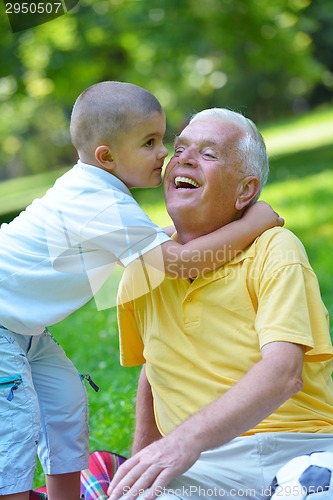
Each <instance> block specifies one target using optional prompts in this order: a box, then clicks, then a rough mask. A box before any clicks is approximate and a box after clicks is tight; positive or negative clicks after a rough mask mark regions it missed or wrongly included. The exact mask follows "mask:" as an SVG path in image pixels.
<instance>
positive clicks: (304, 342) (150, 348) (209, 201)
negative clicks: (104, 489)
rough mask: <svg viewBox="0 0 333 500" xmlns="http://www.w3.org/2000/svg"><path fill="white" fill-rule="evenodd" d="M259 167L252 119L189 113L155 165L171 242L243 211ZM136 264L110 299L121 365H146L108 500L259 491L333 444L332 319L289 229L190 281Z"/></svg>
mask: <svg viewBox="0 0 333 500" xmlns="http://www.w3.org/2000/svg"><path fill="white" fill-rule="evenodd" d="M267 173H268V161H267V157H266V152H265V146H264V143H263V140H262V138H261V136H260V134H259V133H258V131H257V129H256V127H255V126H254V124H253V123H252V122H251V121H250V120H248V119H246V118H244V117H243V116H241V115H239V114H237V113H234V112H231V111H228V110H224V109H212V110H205V111H203V112H201V113H199V114H197V115H195V116H194V118H193V119H192V121H191V122H190V124H189V125H188V126H187V127H186V128H185V129H184V131H183V132H182V133H181V134H180V135H179V137H178V138H177V140H176V143H175V153H174V156H173V158H172V159H171V161H170V163H169V164H168V166H167V169H166V173H165V180H164V185H165V198H166V204H167V210H168V212H169V214H170V216H171V217H172V220H173V222H174V224H175V228H176V231H177V233H176V236H175V237H176V238H177V240H178V241H179V242H180V243H186V242H187V241H189V240H191V239H193V238H196V237H198V236H200V235H203V234H206V233H208V232H210V231H214V230H215V229H216V228H218V227H220V226H223V225H225V224H228V223H229V222H231V221H234V220H236V219H238V218H240V217H241V216H242V214H243V212H244V210H245V209H246V207H248V206H249V204H251V203H252V202H253V201H254V200H256V199H257V197H258V195H259V193H260V190H261V188H262V186H263V185H264V183H265V181H266V178H267ZM207 258H209V251H208V250H207ZM136 266H137V265H136ZM193 266H194V267H195V262H194V263H193ZM144 271H145V272H144ZM144 271H143V270H142V267H141V268H139V267H137V268H134V269H132V270H131V271H130V270H127V271H126V272H125V276H124V281H123V285H122V292H121V295H120V297H121V300H122V303H120V305H119V325H120V335H121V361H122V364H123V365H125V366H132V365H139V364H142V365H143V369H142V373H141V376H140V380H139V387H138V397H137V421H136V431H135V437H134V446H133V456H132V458H130V459H129V460H128V461H127V462H125V464H124V465H123V466H122V467H121V468H120V470H119V471H118V473H117V474H116V477H115V479H114V481H113V482H112V484H111V487H110V489H109V494H111V498H119V497H120V496H121V495H122V494H124V493H128V494H129V495H130V496H133V497H135V496H137V495H138V494H140V493H141V492H142V491H143V490H146V492H145V497H154V496H161V495H162V496H164V495H165V496H174V497H177V498H187V497H189V496H191V497H192V499H193V498H195V499H197V498H208V497H209V498H211V497H214V498H218V497H221V496H232V497H234V498H244V497H252V498H256V499H263V498H266V497H267V495H268V493H269V487H270V484H271V481H272V479H273V477H274V475H275V473H276V472H277V470H278V469H279V468H280V467H281V466H282V465H284V464H285V463H286V462H287V461H288V460H290V459H291V458H293V457H295V456H297V455H300V454H304V453H310V452H312V451H318V450H326V451H331V452H332V451H333V385H332V379H331V373H332V363H331V359H332V358H333V348H332V345H331V340H330V335H329V327H328V315H327V311H326V309H325V307H324V305H323V303H322V301H321V297H320V291H319V287H318V282H317V279H316V277H315V274H314V272H313V270H312V268H311V266H310V264H309V262H308V259H307V256H306V253H305V250H304V248H303V246H302V244H301V243H300V242H299V240H298V239H297V238H296V237H295V236H294V235H293V234H292V233H291V232H290V231H288V230H287V229H285V228H281V227H276V228H273V229H270V230H268V231H266V232H265V233H264V234H262V235H261V236H260V237H259V238H257V239H256V240H255V241H254V243H253V244H252V245H250V246H249V247H248V248H247V249H246V250H245V251H244V252H242V253H241V254H238V255H237V256H236V257H235V258H234V259H233V260H232V261H231V262H229V263H228V264H226V265H225V266H224V267H222V268H220V269H218V270H217V271H213V272H209V273H207V274H206V275H204V276H200V277H198V278H196V279H192V280H190V279H183V280H182V279H172V278H171V277H168V276H167V277H166V278H165V279H164V281H163V283H162V284H161V285H160V286H159V287H156V288H154V286H151V284H150V282H151V281H152V270H151V269H146V270H144ZM144 282H145V283H146V287H147V290H149V291H148V293H144V289H143V283H144ZM138 285H140V290H139V289H138ZM166 487H167V489H165V488H166Z"/></svg>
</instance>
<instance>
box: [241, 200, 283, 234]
mask: <svg viewBox="0 0 333 500" xmlns="http://www.w3.org/2000/svg"><path fill="white" fill-rule="evenodd" d="M242 219H246V221H247V222H248V223H249V224H251V225H253V227H254V228H256V229H257V230H260V231H261V230H262V231H264V230H266V229H270V228H271V227H275V226H283V225H284V219H283V218H282V217H280V216H279V214H278V213H277V212H275V211H274V209H273V208H272V207H271V206H270V205H268V203H266V202H264V201H257V202H256V203H254V204H253V205H251V206H250V207H249V208H248V209H247V210H246V212H245V213H244V215H243V217H242Z"/></svg>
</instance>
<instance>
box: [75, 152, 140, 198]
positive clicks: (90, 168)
mask: <svg viewBox="0 0 333 500" xmlns="http://www.w3.org/2000/svg"><path fill="white" fill-rule="evenodd" d="M77 166H78V167H79V168H81V169H82V170H84V171H86V172H87V173H88V174H90V175H94V176H95V175H97V176H98V177H99V178H100V179H103V180H104V181H105V182H106V183H108V184H110V185H111V186H112V187H113V188H116V189H118V190H119V191H122V192H123V193H125V194H128V195H129V196H132V194H131V192H130V190H129V189H128V187H127V186H126V184H124V183H123V181H121V180H120V179H118V177H116V176H115V175H113V174H111V173H110V172H107V171H106V170H103V169H102V168H99V167H96V165H89V164H88V163H83V161H81V160H78V162H77Z"/></svg>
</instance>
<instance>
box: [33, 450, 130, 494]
mask: <svg viewBox="0 0 333 500" xmlns="http://www.w3.org/2000/svg"><path fill="white" fill-rule="evenodd" d="M125 460H126V458H125V457H122V456H121V455H117V454H116V453H111V452H109V451H94V452H93V453H91V454H90V456H89V468H88V469H86V470H83V471H82V472H81V498H82V499H83V498H84V500H104V499H107V498H108V496H107V489H108V486H109V484H110V482H111V479H112V478H113V476H114V474H115V473H116V471H117V469H118V467H119V466H120V465H121V464H122V463H123V462H125ZM46 499H47V493H46V486H42V487H41V488H38V489H37V490H33V491H32V492H31V493H30V500H46Z"/></svg>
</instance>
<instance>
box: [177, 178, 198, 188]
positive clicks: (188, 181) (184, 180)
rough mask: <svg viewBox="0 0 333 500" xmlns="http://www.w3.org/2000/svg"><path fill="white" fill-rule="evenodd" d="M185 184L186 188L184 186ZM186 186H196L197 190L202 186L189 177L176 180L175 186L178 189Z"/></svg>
mask: <svg viewBox="0 0 333 500" xmlns="http://www.w3.org/2000/svg"><path fill="white" fill-rule="evenodd" d="M184 184H185V186H184ZM186 184H191V186H194V187H196V188H198V187H200V184H198V183H197V182H195V181H194V180H193V179H190V178H189V177H180V176H178V177H176V178H175V186H176V187H186Z"/></svg>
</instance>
